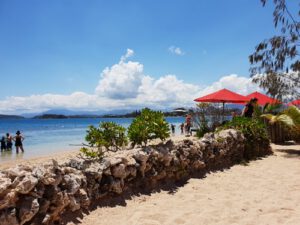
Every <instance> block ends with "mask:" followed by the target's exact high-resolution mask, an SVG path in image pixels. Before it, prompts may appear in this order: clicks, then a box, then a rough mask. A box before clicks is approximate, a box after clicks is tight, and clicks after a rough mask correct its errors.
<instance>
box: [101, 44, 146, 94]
mask: <svg viewBox="0 0 300 225" xmlns="http://www.w3.org/2000/svg"><path fill="white" fill-rule="evenodd" d="M132 55H133V51H132V50H130V49H127V53H126V55H124V56H122V57H121V60H120V62H119V63H118V64H115V65H113V66H112V67H110V68H109V67H107V68H105V69H104V70H103V72H102V73H101V78H100V81H99V84H98V86H97V87H96V94H97V95H98V96H100V97H106V98H111V99H127V98H136V96H137V95H138V88H139V87H140V85H141V82H142V79H143V76H144V75H143V69H144V68H143V65H142V64H140V63H138V62H131V61H129V62H126V61H125V60H126V59H127V58H129V57H130V56H132Z"/></svg>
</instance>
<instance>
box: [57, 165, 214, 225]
mask: <svg viewBox="0 0 300 225" xmlns="http://www.w3.org/2000/svg"><path fill="white" fill-rule="evenodd" d="M218 171H220V170H218ZM213 172H214V171H210V172H207V173H213ZM215 172H216V171H215ZM207 173H201V174H194V175H192V176H189V177H185V178H183V179H181V180H179V181H161V182H160V183H159V184H158V185H157V186H156V187H155V188H151V187H148V186H140V187H134V188H130V189H128V190H126V191H124V192H123V193H122V194H121V195H116V194H112V195H108V196H107V197H104V198H101V199H99V200H98V201H95V202H93V203H92V204H91V206H90V207H89V208H88V209H86V210H78V211H76V212H71V211H70V212H68V211H67V212H65V213H64V214H63V216H62V220H61V221H60V223H59V224H63V225H66V224H80V223H81V222H80V220H81V219H83V217H84V216H87V215H89V214H90V212H92V211H94V210H96V209H98V208H102V207H116V206H123V207H125V206H126V205H127V203H126V201H128V200H132V199H134V198H135V197H140V196H143V195H144V196H145V195H146V196H151V195H152V194H155V193H160V192H167V193H168V194H170V195H174V194H175V193H176V192H177V191H178V190H179V188H181V187H183V186H184V185H186V184H187V183H188V180H189V179H191V178H196V179H202V178H205V177H206V174H207Z"/></svg>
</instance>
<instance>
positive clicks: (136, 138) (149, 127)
mask: <svg viewBox="0 0 300 225" xmlns="http://www.w3.org/2000/svg"><path fill="white" fill-rule="evenodd" d="M169 136H170V129H169V124H168V123H167V121H166V120H165V118H164V115H163V113H162V112H159V111H152V110H150V109H148V108H145V109H143V110H142V112H141V114H140V115H139V116H137V117H136V118H135V119H134V120H133V121H132V123H131V125H130V126H129V128H128V137H129V140H130V141H131V142H132V145H133V146H135V145H136V144H139V145H142V144H144V145H147V143H148V141H149V140H153V139H157V138H159V139H161V140H165V139H166V138H168V137H169Z"/></svg>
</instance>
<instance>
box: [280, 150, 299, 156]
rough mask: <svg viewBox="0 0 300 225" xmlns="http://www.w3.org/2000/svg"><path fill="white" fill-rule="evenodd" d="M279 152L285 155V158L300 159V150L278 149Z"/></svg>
mask: <svg viewBox="0 0 300 225" xmlns="http://www.w3.org/2000/svg"><path fill="white" fill-rule="evenodd" d="M277 151H278V152H282V153H285V154H284V155H283V156H284V157H286V158H297V157H300V150H298V149H278V150H277Z"/></svg>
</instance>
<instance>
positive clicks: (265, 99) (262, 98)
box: [246, 91, 280, 105]
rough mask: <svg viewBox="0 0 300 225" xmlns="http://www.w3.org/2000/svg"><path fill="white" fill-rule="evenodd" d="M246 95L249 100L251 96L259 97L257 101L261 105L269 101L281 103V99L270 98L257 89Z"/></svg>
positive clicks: (270, 102)
mask: <svg viewBox="0 0 300 225" xmlns="http://www.w3.org/2000/svg"><path fill="white" fill-rule="evenodd" d="M246 97H247V98H248V100H250V99H251V98H257V99H258V101H257V103H258V104H259V105H265V104H267V103H269V104H278V103H280V101H279V100H277V99H275V98H270V97H269V96H267V95H264V94H262V93H259V92H257V91H255V92H253V93H251V94H249V95H247V96H246Z"/></svg>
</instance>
